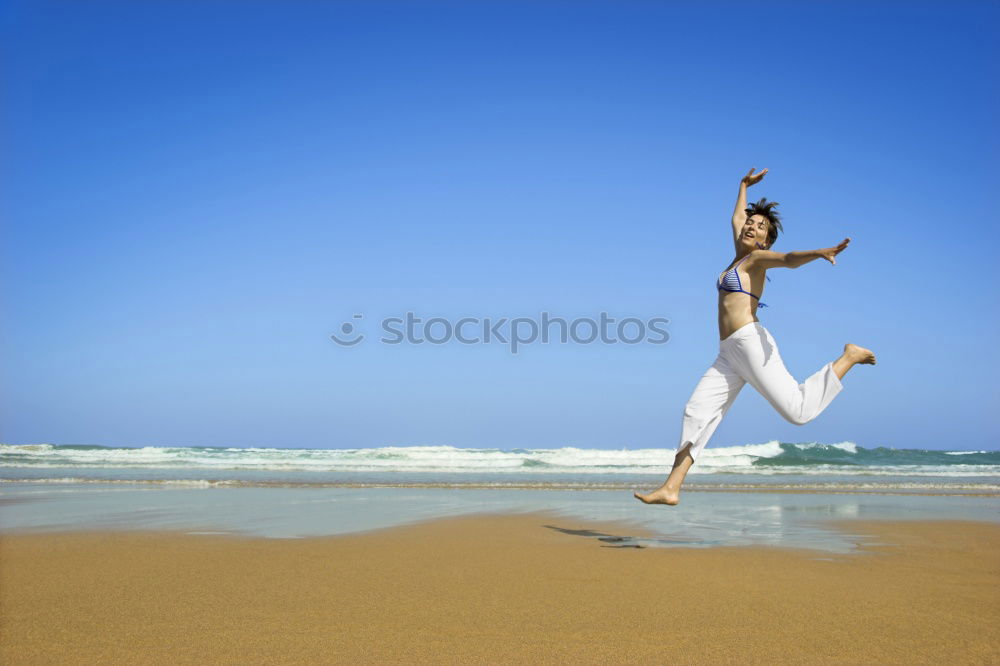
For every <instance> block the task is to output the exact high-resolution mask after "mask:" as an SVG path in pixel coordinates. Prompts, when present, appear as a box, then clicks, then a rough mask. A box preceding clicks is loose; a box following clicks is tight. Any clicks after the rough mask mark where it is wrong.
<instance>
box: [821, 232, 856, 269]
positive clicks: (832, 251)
mask: <svg viewBox="0 0 1000 666" xmlns="http://www.w3.org/2000/svg"><path fill="white" fill-rule="evenodd" d="M850 242H851V239H850V238H845V239H844V240H842V241H840V245H838V246H837V247H828V248H825V249H823V250H820V251H819V256H821V257H823V258H824V259H826V260H827V261H829V262H830V263H831V264H833V265H834V266H836V265H837V259H836V257H837V255H838V254H840V253H841V252H843V251H844V250H846V249H847V244H848V243H850Z"/></svg>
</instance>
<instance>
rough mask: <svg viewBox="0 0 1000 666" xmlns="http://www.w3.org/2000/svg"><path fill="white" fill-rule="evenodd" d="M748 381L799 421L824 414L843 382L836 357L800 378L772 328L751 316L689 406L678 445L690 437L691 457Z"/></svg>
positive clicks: (723, 345) (781, 411) (728, 341)
mask: <svg viewBox="0 0 1000 666" xmlns="http://www.w3.org/2000/svg"><path fill="white" fill-rule="evenodd" d="M747 382H749V383H750V385H751V386H753V387H754V388H755V389H757V392H758V393H760V394H761V395H762V396H764V397H765V398H767V401H768V402H770V403H771V405H772V406H773V407H774V408H775V409H776V410H778V413H779V414H781V415H782V416H783V417H785V419H787V420H788V421H791V422H792V423H794V424H796V425H802V424H803V423H808V422H809V421H812V420H813V419H814V418H816V417H817V416H819V414H820V412H822V411H823V410H824V409H826V407H827V405H829V404H830V402H831V401H832V400H833V399H834V398H835V397H837V394H838V393H840V390H841V389H842V388H843V384H841V383H840V378H838V377H837V374H836V373H835V372H834V371H833V363H832V362H831V363H827V364H826V365H824V366H823V367H822V368H821V369H820V370H819V371H818V372H817V373H816V374H814V375H813V376H812V377H810V378H809V379H807V380H806V381H805V382H804V383H802V384H799V383H798V382H797V381H796V380H795V378H794V377H792V376H791V375H790V374H789V373H788V370H786V369H785V364H784V362H782V360H781V355H780V354H779V353H778V344H777V343H776V342H775V341H774V338H773V337H771V334H770V333H769V332H768V330H767V329H766V328H764V326H762V325H761V323H760V322H757V321H754V322H750V323H749V324H747V325H745V326H742V327H740V328H738V329H737V330H736V331H735V332H734V333H733V334H732V335H730V336H729V337H728V338H726V339H725V340H723V341H722V342H720V343H719V356H718V357H717V358H716V359H715V363H713V364H712V367H710V368H709V369H708V371H707V372H706V373H705V374H704V376H703V377H702V378H701V381H699V382H698V385H697V386H696V387H695V389H694V393H692V394H691V399H690V400H688V403H687V405H686V406H685V407H684V421H683V424H682V427H681V442H680V445H679V446H678V447H677V451H678V452H680V451H681V450H683V449H684V447H685V446H686V445H687V444H688V443H690V444H691V457H692V458H694V459H695V460H697V459H698V454H700V453H701V450H702V449H703V448H705V445H706V444H707V443H708V440H709V438H711V437H712V433H714V432H715V429H716V428H717V427H719V423H720V422H721V421H722V417H723V416H725V415H726V412H727V411H729V408H730V407H731V406H732V404H733V401H734V400H736V396H737V395H739V393H740V389H742V388H743V385H744V384H746V383H747Z"/></svg>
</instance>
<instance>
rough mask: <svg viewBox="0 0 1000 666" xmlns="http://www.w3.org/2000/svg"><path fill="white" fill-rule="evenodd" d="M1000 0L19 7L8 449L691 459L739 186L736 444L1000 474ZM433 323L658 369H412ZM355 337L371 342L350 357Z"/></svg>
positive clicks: (456, 357) (469, 364)
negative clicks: (523, 453)
mask: <svg viewBox="0 0 1000 666" xmlns="http://www.w3.org/2000/svg"><path fill="white" fill-rule="evenodd" d="M998 17H1000V7H998V5H997V4H996V3H987V2H982V3H979V2H976V3H967V4H962V3H947V4H946V3H934V4H929V3H904V2H891V3H867V2H854V3H851V2H848V3H844V2H836V3H811V2H810V3H773V2H751V3H695V2H690V3H682V2H664V3H654V2H583V3H577V2H573V3H569V2H552V3H545V2H539V3H535V2H531V3H529V2H506V3H497V4H491V3H480V2H476V3H451V4H444V3H409V2H408V3H399V4H389V3H376V2H363V3H362V2H358V3H338V2H299V3H296V2H267V3H249V2H248V3H233V2H218V3H210V2H177V1H172V2H165V3H157V2H141V3H129V2H120V3H101V2H88V3H76V2H67V3H51V2H40V1H33V2H23V1H14V2H6V3H4V5H3V8H2V9H0V22H2V40H0V41H2V42H3V45H2V47H0V48H2V54H0V55H2V60H3V63H4V64H3V66H2V67H3V70H2V72H3V79H4V88H5V90H4V107H5V110H4V112H3V115H2V118H0V122H2V129H3V146H4V149H3V155H4V157H3V160H2V164H3V167H4V168H3V171H2V174H0V177H2V190H3V196H2V198H0V206H2V210H0V212H2V217H3V221H2V225H3V227H2V243H0V252H2V254H0V270H2V276H0V278H2V302H0V308H2V310H0V314H2V320H3V324H2V329H0V330H2V333H0V335H2V340H0V342H2V356H0V373H2V374H0V377H2V392H3V394H2V396H0V397H2V407H0V410H2V411H0V441H3V442H5V443H10V444H19V443H37V442H50V443H56V444H101V445H107V446H144V445H149V446H168V445H201V446H276V447H284V446H292V447H332V448H354V447H370V446H384V445H410V444H423V445H430V444H443V445H452V446H459V447H500V448H515V447H559V446H578V447H582V448H622V447H627V448H630V449H631V448H647V447H663V448H665V449H673V447H675V446H676V445H677V437H678V435H679V426H680V418H681V412H682V409H683V406H684V403H685V401H686V400H687V398H688V396H689V395H690V393H691V390H692V389H693V387H694V385H695V383H696V382H697V380H698V378H699V377H700V376H701V374H702V373H703V372H704V370H705V369H706V368H707V367H708V366H709V365H710V364H711V362H712V361H713V359H714V358H715V354H716V353H717V350H718V335H717V328H716V321H715V317H716V291H715V287H714V284H713V283H714V280H715V277H716V276H717V275H718V273H719V272H721V270H722V269H723V268H725V267H726V265H727V264H728V263H729V262H730V261H731V259H732V256H733V249H732V242H731V237H730V230H729V217H730V214H731V212H732V209H733V204H734V200H735V196H736V193H737V186H738V182H739V179H740V177H741V176H742V175H743V174H745V173H746V172H747V171H748V170H749V169H750V167H757V168H758V169H760V168H763V167H767V168H768V169H769V174H768V176H767V177H766V178H765V180H764V182H763V183H761V184H760V185H757V186H755V187H753V188H751V190H750V194H751V197H752V198H753V199H756V198H759V197H761V196H766V197H768V198H769V199H771V200H776V201H778V202H780V207H779V210H781V211H782V212H783V214H784V218H785V229H786V233H785V234H784V235H783V236H782V238H781V239H780V240H779V243H778V245H776V247H775V248H774V249H776V250H784V251H789V250H807V249H815V248H819V247H825V246H829V245H832V244H835V243H836V242H838V241H839V240H841V239H842V238H844V237H845V236H850V237H852V238H853V239H854V240H853V243H852V244H851V246H850V248H849V249H848V250H847V251H846V252H845V253H844V254H842V255H841V256H840V259H839V261H838V264H837V266H830V265H829V264H827V263H826V262H822V261H820V262H814V263H811V264H808V265H806V266H804V267H802V268H799V269H797V270H794V271H792V270H777V269H776V270H772V271H770V275H771V280H772V281H771V282H770V283H769V284H768V286H767V292H766V295H765V298H764V300H765V302H767V303H768V304H770V306H771V307H770V308H768V309H763V310H761V312H760V318H761V320H762V322H763V323H764V324H765V325H766V326H767V327H768V328H769V330H771V332H772V333H773V334H774V335H775V337H776V338H777V341H778V343H779V345H780V347H781V351H782V354H783V356H784V358H785V361H786V364H787V365H788V367H789V369H790V370H791V371H792V372H793V374H795V375H796V376H797V377H798V378H799V379H804V378H805V377H806V376H807V375H808V374H811V373H812V372H813V371H815V370H816V369H818V368H819V367H820V366H821V365H822V364H824V363H826V362H827V361H829V360H831V359H833V358H834V357H836V356H837V355H838V354H839V351H840V348H841V346H842V345H843V343H844V342H848V341H853V342H857V343H859V344H863V345H865V346H870V347H871V348H872V349H874V350H875V351H876V353H877V354H878V358H879V364H878V366H876V367H875V368H870V367H859V368H856V369H855V370H853V371H852V372H851V373H850V374H849V375H848V376H847V378H846V380H845V390H844V392H843V393H841V395H840V396H839V397H838V398H837V400H835V401H834V403H833V404H832V405H831V407H830V408H829V409H828V410H827V411H826V412H825V413H824V414H823V415H821V416H820V417H819V419H818V420H816V421H814V422H813V423H810V424H808V425H806V426H793V425H791V424H789V423H787V422H785V421H783V420H782V419H781V418H780V417H779V416H778V415H777V414H776V413H775V412H774V411H773V410H772V409H771V408H770V406H769V405H768V404H767V403H766V402H765V401H764V400H763V398H761V397H760V396H759V395H757V394H756V393H755V392H754V391H753V390H752V389H750V388H747V389H745V390H744V392H743V394H742V395H741V396H740V398H739V400H738V401H737V403H736V405H735V406H734V408H733V409H732V410H731V412H730V414H729V416H728V417H727V420H726V421H725V422H724V423H723V425H722V426H721V427H720V428H719V430H718V431H717V433H716V436H715V438H714V439H713V440H712V442H711V443H710V446H728V445H735V444H743V443H751V442H764V441H768V440H771V439H780V440H783V441H820V442H840V441H844V440H851V441H854V442H857V443H858V444H860V445H862V446H866V447H874V446H892V447H897V448H910V447H919V448H936V449H980V448H988V449H996V448H998V446H997V440H998V434H1000V426H998V423H1000V420H998V419H997V416H996V412H997V410H998V409H1000V389H998V385H997V378H998V377H1000V363H998V353H997V348H996V340H997V337H998V334H997V331H998V330H1000V316H998V314H997V308H998V305H1000V298H998V296H997V292H996V280H995V275H996V271H997V265H998V262H1000V256H998V252H997V237H998V234H1000V225H998V224H997V222H996V217H997V215H998V207H997V200H996V192H997V183H998V182H1000V169H998V164H1000V162H998V159H997V158H998V155H1000V151H998V144H1000V142H998V131H997V123H996V119H997V118H998V117H1000V108H998V107H1000V103H998V99H1000V97H998V81H1000V77H998V73H1000V72H998V69H1000V53H998V51H1000V49H998V46H997V41H996V34H997V29H998V28H1000V21H998ZM407 310H411V311H414V312H416V313H418V314H420V315H422V316H425V317H430V316H444V317H451V318H458V317H461V316H466V315H468V316H479V317H485V316H492V317H517V316H523V317H532V316H535V317H537V316H538V313H539V312H541V311H543V310H545V311H548V312H551V313H552V314H553V315H558V316H563V317H570V318H571V317H579V316H596V315H597V314H598V313H600V312H601V311H605V312H608V313H609V314H610V315H612V316H616V317H619V318H621V317H626V316H637V317H639V318H642V319H648V318H650V317H655V316H662V317H667V318H669V319H670V320H671V323H670V325H669V331H670V335H671V339H670V342H669V343H668V344H666V345H660V346H655V345H645V344H642V345H633V346H628V345H598V344H594V345H589V346H580V345H565V346H560V345H551V344H550V345H547V346H545V345H540V344H535V345H532V346H528V347H526V348H524V349H523V350H522V351H521V353H519V354H517V355H516V356H515V355H512V354H510V353H509V351H508V350H507V348H506V347H504V346H502V345H472V346H463V345H459V344H456V343H454V342H453V343H450V344H446V345H441V346H430V345H423V346H387V345H384V344H380V343H379V342H378V341H377V337H378V333H379V332H378V330H376V329H377V321H378V319H379V318H381V317H384V316H393V315H400V314H402V313H405V312H406V311H407ZM356 313H361V314H363V315H364V320H363V321H362V323H361V329H362V330H364V329H365V328H367V329H368V330H367V333H368V334H369V337H368V339H367V340H366V341H365V342H364V343H363V344H361V345H359V346H357V347H354V348H351V349H345V348H341V347H338V346H337V345H335V344H333V343H332V342H331V340H330V339H329V337H328V336H329V335H330V334H331V333H335V332H338V329H339V326H340V325H341V323H343V322H344V321H348V320H351V317H352V315H353V314H356Z"/></svg>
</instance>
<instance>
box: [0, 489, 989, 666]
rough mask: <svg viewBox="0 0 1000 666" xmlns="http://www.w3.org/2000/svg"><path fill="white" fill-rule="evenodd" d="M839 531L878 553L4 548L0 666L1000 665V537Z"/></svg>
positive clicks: (547, 543) (545, 526)
mask: <svg viewBox="0 0 1000 666" xmlns="http://www.w3.org/2000/svg"><path fill="white" fill-rule="evenodd" d="M657 509H658V508H651V510H657ZM663 510H670V509H666V508H665V507H664V508H663ZM836 524H837V525H839V526H841V527H842V528H843V529H845V530H847V531H848V532H850V533H851V534H865V535H871V536H872V537H874V540H875V542H877V543H876V545H869V546H865V547H864V549H863V551H862V552H860V553H858V554H850V555H831V554H828V553H824V552H822V551H815V550H790V549H779V548H766V547H718V548H705V549H701V548H634V547H621V545H620V544H618V543H617V542H616V541H615V538H616V537H625V536H646V537H648V536H653V535H651V534H650V533H648V532H647V531H645V530H644V529H643V528H641V527H637V526H634V525H628V524H624V523H592V522H587V521H582V520H579V519H575V518H567V517H565V516H559V515H555V514H550V513H544V512H538V513H527V514H507V515H503V514H485V515H484V514H481V515H474V516H463V517H458V518H449V519H443V520H434V521H429V522H425V523H419V524H415V525H407V526H403V527H395V528H390V529H385V530H379V531H374V532H369V533H364V534H352V535H345V536H335V537H322V538H309V539H295V540H284V539H280V540H279V539H261V538H245V537H233V536H219V535H190V534H184V533H178V532H152V531H151V532H135V531H133V532H60V533H19V534H12V533H5V534H3V535H2V536H0V662H3V663H9V664H25V663H31V664H36V663H59V664H79V663H125V662H128V663H154V664H155V663H162V664H178V663H237V662H238V663H275V664H286V663H343V664H348V663H350V664H356V663H400V664H403V663H405V664H413V663H455V664H457V663H463V664H464V663H588V664H589V663H593V664H598V663H600V664H606V663H640V662H647V661H654V662H655V663H667V662H671V661H673V662H678V663H686V664H737V663H739V664H742V663H761V664H763V663H768V664H771V663H796V664H801V663H830V664H833V663H876V662H878V663H897V664H930V663H984V664H985V663H994V664H995V663H1000V640H998V631H997V629H996V628H997V626H1000V585H998V583H1000V525H997V524H993V523H982V522H965V521H936V522H930V521H920V522H916V521H913V522H910V521H897V522H880V521H841V522H839V523H836Z"/></svg>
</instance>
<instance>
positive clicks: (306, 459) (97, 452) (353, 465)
mask: <svg viewBox="0 0 1000 666" xmlns="http://www.w3.org/2000/svg"><path fill="white" fill-rule="evenodd" d="M674 453H675V449H673V448H662V449H660V448H657V449H625V448H623V449H620V450H618V449H582V448H577V447H571V446H566V447H560V448H553V449H523V448H517V449H510V450H505V449H486V448H482V449H474V448H466V449H463V448H458V447H453V446H386V447H377V448H367V449H365V448H359V449H279V448H260V447H251V448H236V447H154V446H144V447H136V448H129V447H103V446H93V445H87V446H80V445H55V444H26V445H10V444H0V468H33V469H40V470H42V469H56V468H60V469H79V470H101V469H104V470H114V469H120V470H128V469H150V470H152V469H159V470H192V471H209V472H210V471H213V470H214V471H218V472H224V471H227V470H230V471H235V470H243V471H253V470H256V471H268V472H281V473H294V472H318V473H335V472H344V473H361V472H434V473H453V474H500V475H503V474H633V475H635V474H654V473H655V474H662V473H664V472H667V471H669V469H670V467H671V466H672V464H673V457H674ZM692 473H697V474H713V473H718V474H760V475H775V474H783V473H788V474H818V475H822V474H828V475H829V474H862V475H865V474H873V475H878V474H886V475H888V474H892V475H907V474H912V475H928V474H931V475H941V476H1000V451H980V450H976V451H932V450H927V449H892V448H887V447H875V448H866V447H862V446H859V445H858V444H856V443H854V442H839V443H833V444H824V443H819V442H800V443H789V442H779V441H777V440H772V441H769V442H764V443H760V444H743V445H736V446H719V447H712V446H710V447H707V448H706V449H705V450H704V451H703V452H702V455H701V456H699V458H698V464H697V465H696V466H695V467H694V468H693V469H692Z"/></svg>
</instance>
